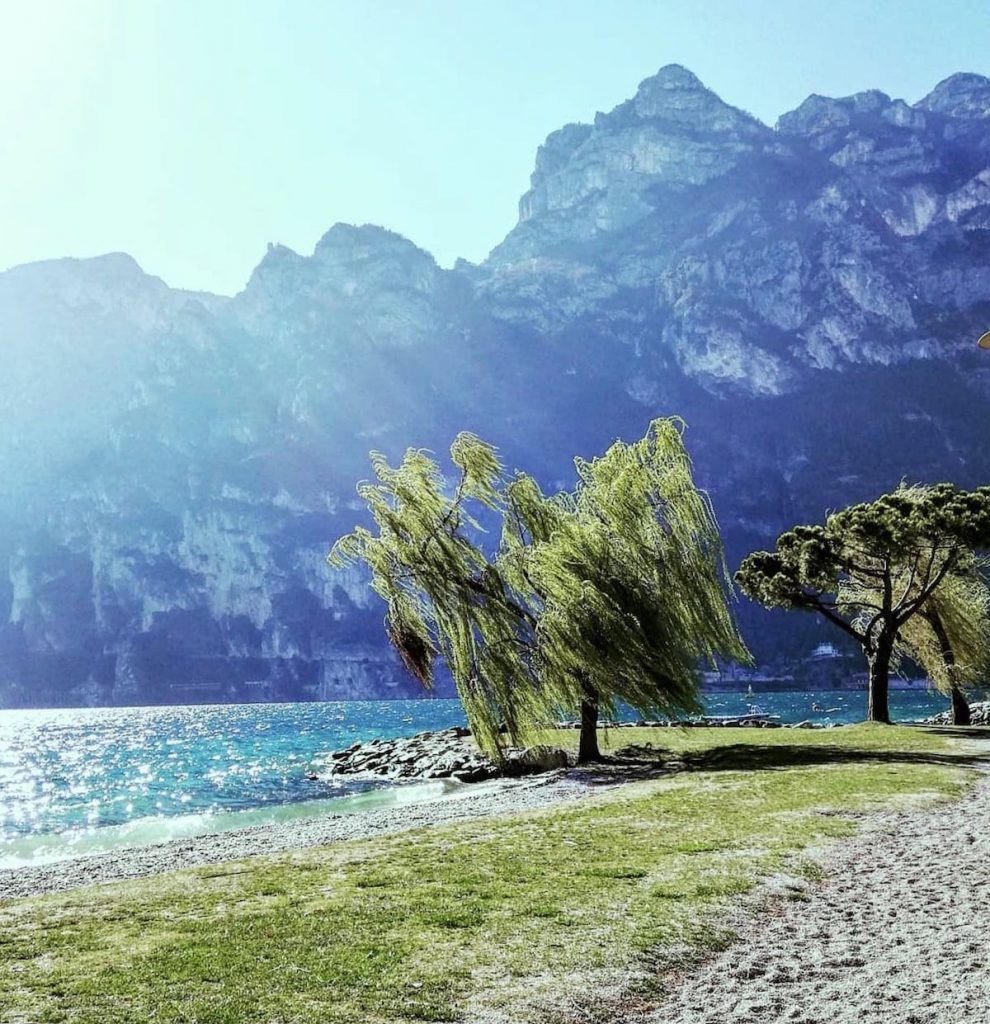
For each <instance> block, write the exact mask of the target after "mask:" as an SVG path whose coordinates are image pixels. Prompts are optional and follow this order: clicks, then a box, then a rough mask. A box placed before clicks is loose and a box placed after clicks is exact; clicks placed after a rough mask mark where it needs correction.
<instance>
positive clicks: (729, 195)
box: [0, 66, 990, 705]
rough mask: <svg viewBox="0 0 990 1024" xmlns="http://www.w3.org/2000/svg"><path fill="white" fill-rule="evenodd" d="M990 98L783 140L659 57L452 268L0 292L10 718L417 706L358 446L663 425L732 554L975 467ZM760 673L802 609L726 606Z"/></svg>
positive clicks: (0, 661)
mask: <svg viewBox="0 0 990 1024" xmlns="http://www.w3.org/2000/svg"><path fill="white" fill-rule="evenodd" d="M988 113H990V80H988V79H985V78H983V77H982V76H978V75H973V74H960V75H954V76H950V77H949V78H947V79H945V80H943V81H942V82H940V83H939V84H938V85H937V86H936V87H935V88H934V89H933V90H932V91H931V92H930V93H929V94H928V95H927V96H926V97H923V98H922V99H921V100H919V101H918V102H917V103H916V104H914V105H908V104H906V103H905V102H904V101H902V100H896V99H891V98H890V97H888V96H887V95H886V94H884V93H882V92H880V91H879V90H871V91H867V92H862V93H857V94H854V95H853V96H850V97H843V98H839V99H830V98H824V97H815V96H812V97H809V98H808V99H807V100H805V101H804V102H803V103H802V104H800V105H799V106H798V107H797V108H795V110H793V111H789V112H787V113H786V114H784V115H782V116H781V118H780V119H779V120H778V122H777V126H776V127H770V126H767V125H765V124H763V123H762V122H760V121H758V120H757V119H756V118H753V117H751V116H750V115H748V114H746V113H745V112H743V111H740V110H738V109H737V108H734V107H732V106H730V105H729V104H727V103H725V102H724V101H723V100H721V99H720V98H719V97H718V96H716V95H715V93H713V92H712V91H711V90H708V89H707V88H706V87H705V86H704V85H703V84H702V83H701V82H700V80H698V79H697V77H696V76H694V75H692V74H691V73H690V72H689V71H687V70H686V69H684V68H681V67H679V66H667V67H665V68H662V69H661V70H660V71H659V72H658V73H657V74H656V75H653V76H651V77H650V78H647V79H644V80H643V82H642V83H641V84H640V86H639V87H638V89H637V90H636V93H635V94H634V95H633V97H631V98H630V99H629V100H627V101H624V102H623V103H620V104H618V105H617V106H616V107H615V108H613V110H612V111H609V112H606V113H602V114H599V115H597V116H596V118H595V119H594V121H593V122H592V123H589V124H586V125H568V126H565V127H564V128H562V129H560V130H558V131H557V132H554V133H551V134H550V135H549V136H548V137H547V140H546V141H545V142H544V143H543V145H542V146H541V147H540V148H539V150H538V152H537V158H536V161H535V165H534V173H533V176H532V179H531V182H530V189H529V190H528V191H527V192H526V194H525V195H524V196H523V197H522V199H521V200H520V218H519V221H518V223H517V224H516V225H515V227H514V228H513V229H512V230H511V231H510V232H509V233H508V235H507V236H506V238H505V239H504V240H503V241H502V242H501V243H499V244H498V245H496V246H495V247H494V248H493V250H492V253H491V254H490V256H489V257H488V258H487V259H486V260H484V261H482V262H481V263H478V264H469V263H466V262H465V261H459V262H458V264H457V265H455V267H453V268H450V269H446V268H443V267H440V266H438V265H437V263H436V261H435V260H434V259H433V257H432V256H431V255H430V254H429V253H428V252H426V251H425V250H423V249H421V248H420V247H418V246H417V245H415V244H414V243H413V242H412V241H410V240H408V239H405V238H403V237H402V236H401V235H398V234H396V233H394V232H392V231H389V230H388V229H387V228H380V227H377V226H375V225H349V224H336V225H333V226H332V227H331V228H330V229H329V230H328V231H327V232H326V233H325V234H324V235H323V236H322V238H321V239H320V240H319V242H317V244H316V245H315V246H314V250H313V253H312V254H311V255H309V256H305V255H300V254H299V253H296V252H294V251H293V250H291V249H289V248H287V247H284V246H277V245H275V246H269V249H268V251H267V252H266V253H265V254H264V256H263V257H262V259H261V260H260V261H259V263H258V265H257V267H256V268H255V270H254V271H253V273H252V275H251V277H250V279H249V281H248V282H247V284H246V286H245V288H244V289H242V290H241V291H240V292H238V293H237V294H236V295H234V296H230V297H224V296H213V295H210V294H209V293H196V292H187V291H182V290H173V289H169V288H168V286H167V285H165V284H164V283H163V282H161V281H160V280H159V279H158V278H155V277H154V276H153V275H150V274H146V273H145V272H144V271H142V270H141V269H140V267H138V265H137V264H136V263H135V262H134V261H133V260H132V259H131V258H130V257H128V256H126V255H125V254H108V255H107V256H104V257H97V258H94V259H93V260H91V261H73V260H57V261H43V262H41V263H36V264H28V265H24V266H22V267H19V268H12V269H11V270H9V271H5V272H4V273H3V274H0V331H2V333H3V337H4V340H5V342H6V347H7V352H8V367H7V373H6V375H5V377H4V378H3V379H2V380H0V396H2V398H3V400H4V405H5V408H6V409H8V410H9V412H8V420H7V430H6V433H5V436H4V437H3V438H0V481H2V483H0V705H3V704H5V703H6V704H24V703H27V704H32V703H34V704H45V703H48V704H51V703H80V702H88V703H118V704H119V703H133V702H144V701H171V700H216V699H312V698H321V699H333V698H341V699H346V698H353V697H367V696H409V695H412V694H414V693H416V692H417V691H416V687H415V685H414V684H413V683H412V682H411V681H410V680H409V679H407V678H406V677H405V676H404V675H403V673H402V671H401V669H400V668H399V666H398V664H397V663H396V661H395V659H394V657H393V656H392V655H391V653H390V652H389V651H388V650H387V648H386V646H385V645H384V641H383V638H382V631H381V621H380V620H381V616H380V609H379V608H378V606H377V605H376V603H375V600H374V599H373V597H372V595H371V594H370V592H369V590H368V588H367V585H366V582H365V581H364V580H363V579H362V578H360V576H359V574H355V573H353V572H352V573H350V574H345V575H334V574H332V573H330V571H329V570H328V569H327V568H326V566H325V565H324V562H323V556H324V555H325V553H326V551H327V549H328V548H329V545H330V543H331V542H332V541H333V540H334V539H335V537H336V536H338V535H339V534H340V533H342V532H345V531H346V530H348V529H350V528H351V527H352V526H353V524H354V522H355V521H356V518H357V517H359V516H360V514H361V510H360V507H359V505H358V503H357V502H356V501H355V498H354V493H353V487H354V482H355V481H356V480H358V479H361V478H363V477H366V476H367V475H368V463H367V451H368V450H369V449H370V448H377V449H379V450H382V451H384V452H385V453H386V454H388V455H389V456H390V457H392V458H397V457H398V456H399V455H400V454H401V451H402V450H403V449H404V448H405V447H406V446H407V445H412V446H416V447H419V446H422V447H429V448H432V449H433V450H437V451H442V450H443V449H444V447H445V446H446V444H447V443H449V440H450V438H451V437H452V436H453V434H454V433H455V432H456V431H457V430H460V429H471V430H474V431H475V432H477V433H479V434H481V435H482V436H485V437H487V438H490V439H492V440H493V441H494V442H495V443H497V444H498V445H499V446H500V447H501V448H502V450H503V453H504V457H505V459H506V462H507V463H508V465H509V466H510V467H513V466H517V465H518V466H520V467H523V468H526V469H530V470H532V471H534V472H536V473H537V474H538V475H539V476H540V478H541V480H542V481H543V482H544V484H545V485H546V486H547V487H566V486H569V485H570V483H571V482H572V472H573V468H572V466H571V461H570V460H571V458H572V457H573V456H575V455H581V456H584V457H590V456H593V455H594V454H596V453H597V452H598V451H601V450H602V449H603V448H604V447H605V445H606V444H608V443H609V441H611V440H612V439H613V438H615V437H616V436H623V437H627V438H629V437H634V436H638V435H640V434H641V433H642V431H643V430H644V429H645V426H646V424H647V423H648V422H649V420H650V419H651V418H653V417H654V416H657V415H669V414H674V413H676V414H680V415H682V416H684V418H685V419H687V420H688V422H689V424H690V429H689V432H688V435H687V439H688V445H689V448H690V449H691V451H692V454H693V456H694V459H695V464H696V470H697V474H698V477H699V480H700V481H701V483H702V484H703V485H704V486H705V487H706V488H708V490H709V491H710V493H711V494H712V498H713V501H714V502H715V506H716V509H717V510H718V512H719V515H720V518H721V520H722V523H723V527H724V532H725V536H726V541H727V545H728V548H729V552H730V557H731V558H732V559H737V558H739V557H741V556H742V555H743V554H745V553H746V552H747V551H748V550H752V549H753V547H754V546H760V545H763V544H765V543H767V541H769V540H772V538H773V536H774V535H775V533H776V532H777V531H778V530H780V529H782V528H785V527H786V526H789V525H791V523H793V522H795V521H800V520H802V519H809V518H811V519H816V518H819V517H820V516H821V515H822V514H823V512H824V510H825V509H826V508H828V507H836V506H838V505H841V504H844V503H845V502H847V501H850V500H859V499H861V498H868V497H872V496H873V495H874V494H876V493H878V492H879V491H880V490H883V489H886V488H887V487H890V486H893V485H894V484H896V483H897V481H898V480H899V479H900V478H901V476H907V477H908V478H909V479H912V480H914V479H917V480H931V479H938V478H943V477H945V476H950V477H952V478H953V479H956V480H958V481H959V482H960V483H962V484H967V483H970V484H972V483H977V482H985V480H986V479H987V477H988V474H990V456H988V455H987V454H986V453H985V451H984V449H985V446H984V445H983V442H982V438H981V434H980V427H979V424H980V423H981V422H982V421H983V419H984V417H985V415H986V411H987V401H988V399H990V364H987V363H986V362H985V361H984V360H981V357H980V354H979V353H978V352H977V351H976V350H975V347H974V345H973V340H974V339H975V337H976V336H977V335H978V334H979V333H982V331H983V330H985V329H986V326H987V322H988V321H990V261H988V260H987V259H986V257H987V256H988V255H990V138H988V137H987V136H986V133H985V131H984V130H982V129H981V126H985V118H986V116H987V115H988ZM740 613H741V614H742V615H743V618H744V624H745V625H746V626H747V630H748V635H749V636H750V639H751V641H752V642H753V646H754V647H755V648H756V650H757V653H758V654H759V655H760V657H761V658H762V659H763V661H764V662H766V663H768V664H769V663H773V662H774V660H775V659H776V660H778V661H779V660H780V658H794V657H797V656H799V655H800V652H801V651H802V650H804V649H805V648H808V649H810V646H813V642H815V641H816V640H817V634H816V633H815V627H814V625H813V624H810V623H808V622H804V621H803V620H794V619H788V618H781V617H779V616H772V615H771V616H766V615H764V614H763V613H760V612H758V611H757V610H755V609H753V608H751V607H749V606H746V605H740Z"/></svg>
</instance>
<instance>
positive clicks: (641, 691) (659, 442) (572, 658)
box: [330, 420, 748, 751]
mask: <svg viewBox="0 0 990 1024" xmlns="http://www.w3.org/2000/svg"><path fill="white" fill-rule="evenodd" d="M681 431H682V425H681V424H680V422H679V421H674V420H658V421H656V422H655V423H653V424H652V425H651V427H650V430H649V432H648V434H647V435H646V437H644V438H643V439H642V440H640V441H638V442H636V443H635V444H623V443H616V444H614V445H613V446H612V447H611V448H610V449H609V450H608V451H607V452H606V453H605V454H604V455H603V456H601V457H600V458H598V459H594V460H591V461H584V460H577V461H576V468H577V475H578V484H577V487H576V489H575V490H574V491H573V492H565V493H561V494H554V495H545V494H544V493H543V492H542V491H541V489H540V487H539V485H538V484H537V482H536V481H535V480H534V479H533V478H532V477H530V476H527V475H525V474H521V473H519V474H516V475H515V476H514V477H513V478H512V479H511V480H508V481H506V480H505V479H504V477H503V475H502V468H501V465H500V463H499V460H498V457H497V454H496V452H495V450H494V449H493V448H492V447H491V446H490V445H487V444H485V443H484V442H483V441H481V440H480V439H478V438H476V437H473V436H472V435H469V434H461V435H458V437H457V439H456V440H455V441H454V444H453V446H452V447H451V459H452V461H453V463H454V465H455V467H456V468H457V470H458V478H457V481H456V483H455V484H454V486H453V487H452V488H446V487H445V486H444V480H443V478H442V475H441V472H440V470H439V467H438V466H437V463H436V462H435V461H434V460H433V459H432V458H431V457H430V456H429V455H427V454H426V453H424V452H421V451H415V450H410V451H408V452H407V453H406V455H405V457H404V458H403V460H402V463H401V464H400V465H399V466H398V467H397V468H393V467H391V466H389V465H388V463H387V462H386V460H385V459H384V458H383V457H382V456H380V455H377V454H373V455H372V465H373V467H374V471H375V477H376V482H374V483H365V484H362V485H361V486H360V487H359V489H358V491H359V494H360V496H361V497H362V498H363V499H364V500H365V501H366V502H367V504H368V507H369V510H370V512H371V515H372V517H373V519H374V522H375V526H376V527H377V533H375V532H372V531H371V530H368V529H366V528H364V527H358V528H357V529H355V530H354V531H353V532H352V533H351V534H349V535H348V536H346V537H344V538H342V539H341V540H340V541H338V542H337V544H336V545H335V546H334V549H333V551H332V552H331V555H330V560H331V563H332V564H335V565H342V564H344V563H345V562H349V561H363V562H365V563H366V564H367V565H368V566H369V568H370V569H371V572H372V586H373V587H374V589H375V590H376V591H377V593H379V594H380V595H381V596H382V597H383V598H384V599H385V602H386V628H387V631H388V635H389V637H390V639H391V641H392V643H393V644H394V645H395V647H396V649H397V650H398V651H399V653H400V655H401V656H402V658H403V660H404V662H405V663H406V665H407V666H408V667H409V668H410V670H411V671H412V672H413V673H414V674H415V675H416V676H417V677H418V678H419V679H420V680H421V681H422V682H423V683H424V685H427V686H429V685H430V684H431V682H432V678H433V666H434V662H435V660H436V658H437V657H438V656H442V657H443V658H444V659H445V661H446V662H447V664H448V666H449V668H450V671H451V673H452V675H453V678H454V681H455V683H456V685H457V688H458V693H459V694H460V696H461V699H462V701H463V703H464V705H465V709H466V712H467V715H468V718H469V721H470V723H471V726H472V729H473V730H474V732H475V735H476V737H477V738H478V740H479V742H480V743H481V744H482V745H483V746H484V747H485V748H486V749H488V750H491V751H495V749H496V748H497V747H498V745H499V744H500V742H501V735H502V734H501V733H500V727H502V726H504V727H505V729H506V733H507V735H508V736H509V738H510V739H512V741H513V742H518V741H520V740H521V739H523V738H524V736H525V735H526V734H527V733H528V732H530V731H531V730H534V729H537V728H539V727H541V726H543V725H545V724H548V723H549V722H550V721H552V720H553V719H554V718H555V717H557V716H558V715H559V714H560V713H561V712H565V713H573V712H575V711H576V710H577V709H578V708H581V707H582V706H586V705H588V704H589V702H590V703H591V704H593V706H594V710H595V718H597V712H598V709H599V708H601V709H602V710H604V711H606V712H610V711H613V710H614V708H615V704H616V702H617V701H624V702H626V703H628V704H630V705H632V706H633V707H635V708H637V709H639V710H640V711H641V712H643V713H655V714H678V713H682V712H686V711H692V710H696V709H697V707H698V700H697V693H698V665H699V662H700V661H701V660H703V659H708V660H709V661H711V660H713V659H715V658H716V657H721V658H726V659H728V658H733V659H737V660H745V659H747V658H748V654H747V652H746V649H745V646H744V644H743V642H742V640H741V638H740V636H739V634H738V631H737V629H736V626H735V622H734V620H733V617H732V614H731V612H730V610H729V606H728V596H729V592H730V583H729V579H728V573H727V571H726V567H725V564H724V556H723V553H722V546H721V541H720V538H719V534H718V527H717V524H716V521H715V517H714V514H713V511H712V509H711V505H710V503H709V501H708V498H707V496H706V495H704V494H703V493H702V492H700V491H699V490H698V489H697V488H696V487H695V484H694V481H693V479H692V474H691V466H690V460H689V458H688V455H687V452H686V451H685V449H684V445H683V440H682V436H681ZM472 507H475V508H476V509H478V510H479V511H476V512H475V513H473V514H472V511H471V508H472ZM482 514H487V516H488V517H489V518H491V517H492V515H493V514H495V515H497V516H499V517H501V519H502V531H501V538H500V541H499V543H498V546H497V548H496V549H495V550H492V551H490V552H488V551H486V550H485V548H484V546H483V545H482V543H481V540H482V538H483V537H484V534H483V533H482V531H481V527H480V523H479V520H480V518H481V517H482ZM593 725H594V722H592V732H593V731H594V729H593Z"/></svg>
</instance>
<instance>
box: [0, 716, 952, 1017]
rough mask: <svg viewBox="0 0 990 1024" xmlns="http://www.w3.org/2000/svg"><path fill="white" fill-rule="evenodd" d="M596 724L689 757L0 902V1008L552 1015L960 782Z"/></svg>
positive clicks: (722, 933) (788, 750)
mask: <svg viewBox="0 0 990 1024" xmlns="http://www.w3.org/2000/svg"><path fill="white" fill-rule="evenodd" d="M555 740H556V742H558V743H562V742H576V736H574V735H569V734H568V733H566V732H565V733H561V734H559V735H557V734H555ZM608 742H609V743H611V744H612V745H613V746H614V745H616V744H621V745H623V746H624V745H626V744H629V743H634V744H639V745H645V744H653V745H655V747H656V748H657V756H658V757H661V756H663V757H673V756H676V757H677V758H678V759H680V760H682V761H684V762H685V763H686V764H687V765H688V767H689V768H691V769H692V770H690V771H687V772H680V773H678V774H676V775H672V776H670V777H666V778H663V779H660V780H655V781H649V782H640V783H632V784H629V785H627V786H624V787H622V788H621V790H618V791H617V790H610V791H606V792H601V793H598V794H596V795H595V796H593V797H590V798H589V799H587V800H583V801H580V802H579V803H575V804H571V805H568V806H563V807H561V808H560V809H552V810H544V811H539V812H530V813H527V814H523V815H518V816H515V817H511V818H502V819H498V820H492V821H479V822H475V823H470V824H464V825H458V826H453V827H444V828H434V829H422V830H419V831H416V832H409V833H405V834H401V835H396V836H393V837H386V838H379V839H375V840H370V841H360V842H353V843H346V844H340V845H338V846H334V847H323V848H317V849H310V850H303V851H297V852H295V853H291V854H284V855H280V856H278V857H275V858H271V859H255V860H251V861H244V862H240V863H236V864H225V865H222V866H218V867H210V868H201V869H196V870H193V871H184V872H177V873H174V874H170V875H164V876H159V877H157V878H152V879H146V880H141V881H137V882H127V883H118V884H114V885H111V886H104V887H100V888H93V889H84V890H77V891H75V892H72V893H68V894H60V895H57V896H52V897H44V898H37V899H29V900H19V901H11V902H7V903H0V1021H4V1022H14V1021H17V1022H29V1021H30V1022H35V1021H37V1022H42V1021H52V1022H54V1021H72V1022H79V1024H83V1022H92V1024H115V1022H124V1021H127V1022H134V1024H138V1022H141V1024H144V1022H148V1021H156V1022H172V1021H176V1022H177V1021H182V1022H187V1024H193V1022H195V1024H220V1022H228V1024H235V1022H236V1024H247V1022H251V1024H254V1022H257V1024H296V1022H298V1024H310V1022H326V1024H330V1022H333V1024H337V1022H352V1021H353V1022H386V1021H410V1020H418V1021H422V1020H426V1021H448V1020H457V1019H459V1018H460V1017H461V1016H462V1015H463V1013H464V1010H465V1007H467V1006H468V1005H469V1004H470V1005H472V1006H474V1007H477V1006H480V1005H484V1006H487V1007H492V1008H499V1007H501V1008H503V1009H505V1010H506V1013H507V1016H506V1019H507V1020H516V1021H519V1020H526V1019H527V1010H526V1006H527V1005H528V1004H529V1003H530V1002H531V1000H532V998H533V996H534V994H536V995H537V996H538V997H540V998H543V997H545V998H546V999H547V1000H548V1003H549V1004H554V1005H556V1006H557V1007H558V1009H559V1013H560V1018H561V1019H566V1018H567V1016H568V1009H567V1007H568V1004H569V1001H570V1000H574V1001H575V1002H577V1003H578V1004H581V1005H582V1006H585V1008H586V1010H588V1009H593V1006H594V1002H595V998H594V996H595V994H596V993H601V992H602V991H604V990H605V988H607V983H608V982H609V981H610V980H615V979H616V978H618V977H619V976H621V975H623V973H624V972H629V971H632V972H634V973H635V972H636V971H637V970H638V971H639V973H640V974H642V972H643V968H644V967H646V968H648V967H649V966H650V965H654V966H655V965H657V964H664V963H667V962H669V961H670V960H676V959H677V958H679V957H686V956H692V955H696V954H698V953H701V952H703V951H705V950H710V949H714V948H718V947H720V946H722V945H724V944H725V943H727V942H729V941H731V938H732V936H731V933H730V932H729V931H728V930H727V929H726V927H725V926H724V924H723V923H721V922H720V911H721V910H722V909H723V908H724V906H725V902H726V901H727V900H731V899H732V898H733V897H737V896H738V895H739V894H741V893H745V892H747V891H748V890H749V889H751V888H752V887H753V886H754V885H755V884H756V883H757V882H758V881H759V880H760V878H761V877H763V876H766V875H767V874H770V873H774V872H778V871H780V870H781V869H786V870H787V872H788V873H790V874H792V875H795V876H800V875H802V874H804V875H805V876H806V877H808V878H809V879H810V878H813V877H814V874H815V873H814V867H813V865H812V864H811V863H810V862H809V861H808V860H807V859H803V858H802V857H801V855H800V851H801V850H802V849H804V848H805V847H807V846H809V845H811V844H819V843H821V842H822V841H823V840H825V839H827V838H832V837H840V836H845V835H849V834H850V833H851V832H852V831H853V830H854V828H855V825H854V823H853V822H852V821H850V820H849V819H848V818H847V817H844V816H843V814H842V813H835V812H848V811H854V810H859V809H863V808H865V807H869V806H873V805H877V804H887V805H889V804H891V803H893V802H902V801H905V800H912V801H916V800H934V799H940V798H945V797H951V796H957V795H959V794H960V793H961V792H962V790H963V788H964V787H965V785H966V784H967V783H968V782H969V780H970V778H971V774H970V772H969V771H967V769H966V768H964V767H962V765H963V763H964V762H968V761H970V760H971V759H972V754H971V753H967V752H965V751H962V750H961V749H959V748H957V747H955V746H954V745H953V743H952V742H951V741H950V740H949V739H947V738H946V736H944V735H942V734H940V733H938V732H936V731H934V730H931V731H923V730H918V729H910V728H906V727H883V726H855V727H847V728H843V729H837V730H829V731H814V732H811V731H803V730H791V729H787V730H784V729H780V730H750V729H691V730H683V731H681V730H675V729H656V730H651V729H629V730H626V729H623V730H621V731H620V730H614V731H612V732H611V733H610V734H609V736H608ZM794 897H795V898H806V897H804V896H803V894H802V892H801V891H800V888H799V887H797V886H796V887H795V888H794ZM721 917H722V921H724V914H723V915H721ZM541 993H542V996H541V995H540V994H541ZM564 993H566V994H567V995H566V997H565V995H564ZM585 995H587V996H589V997H590V998H588V999H587V1000H586V999H585V998H584V996H585ZM578 1016H579V1017H580V1013H579V1014H578ZM539 1019H541V1020H550V1019H553V1018H552V1016H551V1014H550V1012H549V1011H548V1010H547V1009H546V1006H544V1008H543V1010H542V1011H541V1014H540V1017H539ZM582 1019H591V1018H589V1017H587V1016H585V1017H584V1018H582Z"/></svg>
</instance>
